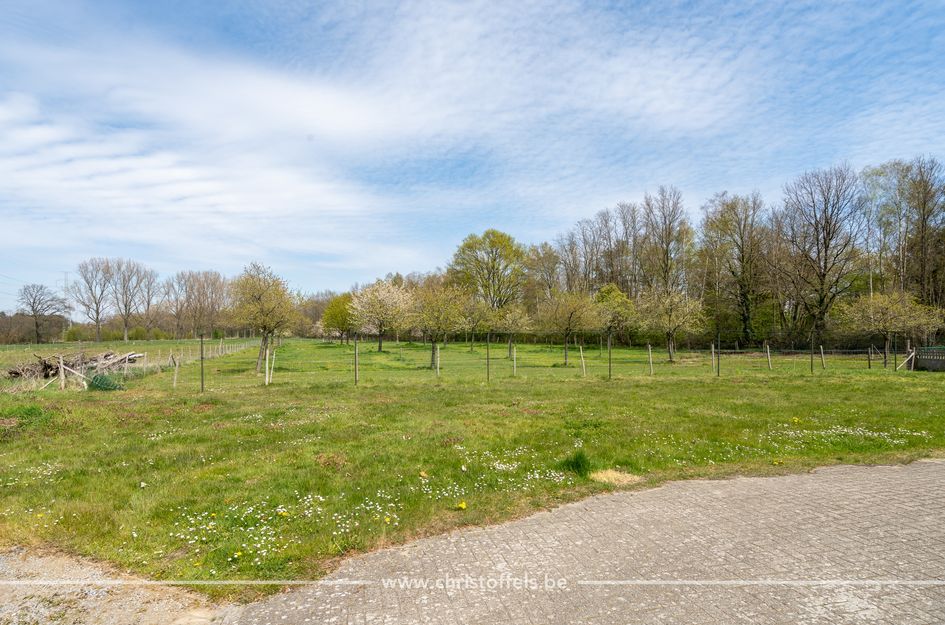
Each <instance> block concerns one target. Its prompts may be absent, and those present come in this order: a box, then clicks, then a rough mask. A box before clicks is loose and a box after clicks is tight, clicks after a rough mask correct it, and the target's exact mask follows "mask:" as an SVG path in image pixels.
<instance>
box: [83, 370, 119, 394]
mask: <svg viewBox="0 0 945 625" xmlns="http://www.w3.org/2000/svg"><path fill="white" fill-rule="evenodd" d="M124 388H125V387H124V386H122V385H121V384H119V383H118V382H116V381H115V380H113V379H112V378H110V377H108V376H107V375H102V374H101V373H100V374H98V375H95V376H92V379H91V380H89V390H96V391H121V390H124Z"/></svg>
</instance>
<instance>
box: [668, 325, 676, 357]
mask: <svg viewBox="0 0 945 625" xmlns="http://www.w3.org/2000/svg"><path fill="white" fill-rule="evenodd" d="M666 351H667V353H668V354H669V361H670V362H676V341H675V339H674V338H673V335H672V333H670V332H667V333H666Z"/></svg>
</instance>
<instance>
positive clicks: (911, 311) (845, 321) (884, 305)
mask: <svg viewBox="0 0 945 625" xmlns="http://www.w3.org/2000/svg"><path fill="white" fill-rule="evenodd" d="M836 315H837V319H838V320H839V321H840V325H841V327H842V328H843V329H845V330H847V331H850V332H863V333H868V334H879V335H880V336H882V337H883V366H884V367H885V366H886V364H887V363H888V361H889V348H890V345H891V343H892V336H893V335H894V334H909V333H913V334H920V335H921V334H928V333H931V332H934V331H935V330H937V329H939V328H941V327H942V325H943V321H945V319H943V316H942V311H941V310H940V309H938V308H934V307H932V306H926V305H924V304H920V303H919V302H918V301H917V300H916V298H915V297H914V296H912V295H910V294H908V293H899V292H895V293H874V294H873V296H872V297H870V296H869V295H863V296H860V297H858V298H856V299H853V300H849V301H844V302H840V303H838V304H837V309H836Z"/></svg>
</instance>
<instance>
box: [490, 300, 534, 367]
mask: <svg viewBox="0 0 945 625" xmlns="http://www.w3.org/2000/svg"><path fill="white" fill-rule="evenodd" d="M494 319H495V321H494V323H493V325H494V326H495V329H496V330H498V331H499V332H505V333H506V334H507V335H508V352H509V354H508V357H509V358H511V357H512V341H513V339H514V338H515V335H516V334H518V333H520V332H528V331H529V330H530V329H531V327H532V320H531V318H530V317H529V316H528V311H527V310H525V307H524V306H522V305H520V304H509V305H507V306H505V307H504V308H502V309H500V310H497V311H496V313H495V317H494Z"/></svg>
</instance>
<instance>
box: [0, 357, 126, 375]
mask: <svg viewBox="0 0 945 625" xmlns="http://www.w3.org/2000/svg"><path fill="white" fill-rule="evenodd" d="M33 356H35V357H36V362H28V363H23V364H19V365H16V366H14V367H11V368H9V369H7V377H8V378H19V379H24V380H36V379H40V378H43V379H49V378H54V377H56V376H58V375H59V363H60V358H61V359H62V365H63V368H64V369H66V371H69V370H71V371H72V372H77V373H82V374H83V375H84V374H85V372H88V371H94V372H96V373H107V372H108V371H114V370H116V369H119V368H122V367H124V366H125V365H127V364H132V363H134V362H137V360H138V359H139V358H143V357H144V354H139V353H136V352H128V353H126V354H116V353H114V352H104V353H102V354H98V355H97V356H91V357H88V356H86V355H85V354H84V353H79V354H73V355H70V356H49V357H43V356H39V355H37V354H33Z"/></svg>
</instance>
